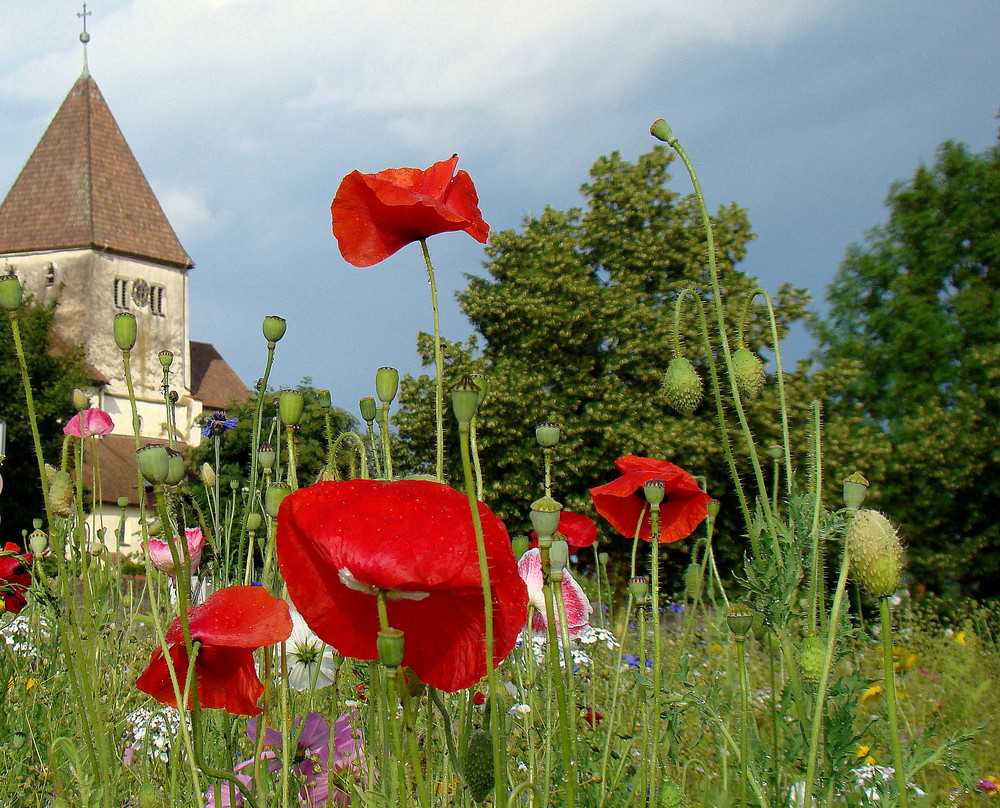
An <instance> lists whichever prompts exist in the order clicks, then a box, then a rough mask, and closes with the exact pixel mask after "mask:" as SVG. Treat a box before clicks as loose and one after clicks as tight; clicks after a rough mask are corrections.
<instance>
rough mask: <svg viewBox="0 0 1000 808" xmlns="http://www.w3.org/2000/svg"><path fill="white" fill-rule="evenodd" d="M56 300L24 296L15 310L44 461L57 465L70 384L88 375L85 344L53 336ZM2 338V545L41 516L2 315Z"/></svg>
mask: <svg viewBox="0 0 1000 808" xmlns="http://www.w3.org/2000/svg"><path fill="white" fill-rule="evenodd" d="M54 317H55V303H52V304H50V305H46V306H42V305H38V304H36V303H34V302H32V301H31V300H30V299H27V298H26V299H25V302H24V303H23V304H22V305H21V307H20V309H19V310H18V321H19V325H20V332H21V343H22V345H23V347H24V357H25V362H26V364H27V366H28V376H29V378H30V379H31V389H32V395H33V398H34V402H35V414H36V416H37V419H38V429H39V432H40V434H41V438H42V450H43V454H44V456H45V459H46V461H47V462H49V463H52V464H54V465H57V464H58V461H59V457H60V452H61V451H62V440H63V432H62V428H63V425H64V424H65V423H66V421H67V420H69V418H70V417H72V415H73V404H72V395H73V388H75V387H86V386H87V385H88V384H89V383H90V375H89V374H88V372H87V366H86V363H85V361H84V354H83V349H82V348H81V347H79V346H75V347H69V346H66V345H64V344H63V343H62V342H61V341H58V340H53V335H52V321H53V318H54ZM3 319H4V323H3V330H4V336H2V337H0V390H2V391H3V394H2V395H0V418H2V419H3V420H4V421H6V422H7V457H6V459H5V460H4V462H3V465H2V466H0V474H3V493H2V494H0V544H2V543H4V542H8V541H13V542H17V543H18V544H21V543H22V535H21V534H22V531H25V530H27V531H28V532H29V533H30V532H31V529H32V527H31V522H32V520H33V519H37V518H39V517H42V516H43V515H44V508H43V506H42V484H41V481H40V480H39V479H38V462H37V460H36V459H35V447H34V442H33V440H32V437H31V426H30V423H29V421H28V409H27V404H26V402H25V398H24V385H23V384H22V381H21V372H20V366H19V364H18V360H17V354H16V353H15V351H14V340H13V337H12V336H11V330H10V324H9V322H7V318H6V317H4V318H3Z"/></svg>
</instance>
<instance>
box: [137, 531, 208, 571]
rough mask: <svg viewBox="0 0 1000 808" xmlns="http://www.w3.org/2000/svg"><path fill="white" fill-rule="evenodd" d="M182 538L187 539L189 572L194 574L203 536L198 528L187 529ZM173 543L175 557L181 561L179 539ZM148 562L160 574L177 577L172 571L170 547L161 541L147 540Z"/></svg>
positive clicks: (203, 540)
mask: <svg viewBox="0 0 1000 808" xmlns="http://www.w3.org/2000/svg"><path fill="white" fill-rule="evenodd" d="M184 536H185V538H186V539H187V547H188V555H190V556H191V572H194V571H195V570H196V569H198V565H199V564H200V563H201V552H202V550H204V549H205V535H204V534H203V533H202V532H201V528H200V527H189V528H186V529H185V530H184ZM175 541H176V542H177V555H178V557H179V558H180V560H181V561H183V552H184V550H183V548H182V547H181V546H180V539H175ZM149 560H150V561H151V562H152V564H153V566H154V567H156V568H157V569H158V570H159V571H160V572H164V573H166V574H167V575H169V576H170V577H171V578H173V577H175V576H176V575H177V570H176V569H174V558H173V556H172V555H171V554H170V545H169V544H167V543H166V542H165V541H163V539H150V540H149Z"/></svg>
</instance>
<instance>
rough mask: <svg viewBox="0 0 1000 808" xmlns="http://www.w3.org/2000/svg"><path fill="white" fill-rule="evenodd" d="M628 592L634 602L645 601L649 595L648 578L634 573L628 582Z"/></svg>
mask: <svg viewBox="0 0 1000 808" xmlns="http://www.w3.org/2000/svg"><path fill="white" fill-rule="evenodd" d="M628 593H629V594H630V595H631V596H632V599H633V600H634V601H635V602H636V603H645V602H646V598H648V597H649V578H647V577H646V576H645V575H636V576H635V577H634V578H630V579H629V582H628Z"/></svg>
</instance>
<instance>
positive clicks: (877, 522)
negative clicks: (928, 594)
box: [844, 510, 903, 598]
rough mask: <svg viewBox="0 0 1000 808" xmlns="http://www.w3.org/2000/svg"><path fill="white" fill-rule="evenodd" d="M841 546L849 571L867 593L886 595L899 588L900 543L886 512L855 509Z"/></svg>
mask: <svg viewBox="0 0 1000 808" xmlns="http://www.w3.org/2000/svg"><path fill="white" fill-rule="evenodd" d="M844 547H845V549H846V550H847V557H848V560H849V561H850V565H851V574H852V575H853V576H854V579H855V580H856V581H857V582H858V583H859V584H861V586H862V588H863V589H864V590H865V591H866V592H868V594H869V595H871V596H872V597H876V598H887V597H889V596H890V595H891V594H893V593H894V592H895V591H896V590H897V589H898V588H899V570H900V566H901V565H902V560H903V546H902V544H901V543H900V541H899V535H898V534H897V533H896V529H895V528H894V527H893V526H892V524H891V523H890V522H889V520H888V519H886V518H885V516H883V515H882V514H880V513H879V512H878V511H871V510H862V511H858V512H857V513H855V514H854V518H853V519H851V522H850V524H849V525H848V526H847V535H846V537H845V538H844Z"/></svg>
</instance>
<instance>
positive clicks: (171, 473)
mask: <svg viewBox="0 0 1000 808" xmlns="http://www.w3.org/2000/svg"><path fill="white" fill-rule="evenodd" d="M186 474H187V469H185V468H184V455H182V454H181V453H180V452H175V451H174V450H173V449H167V479H166V480H164V482H165V483H166V484H167V485H177V484H178V483H180V481H181V480H183V479H184V477H185V475H186Z"/></svg>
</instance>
